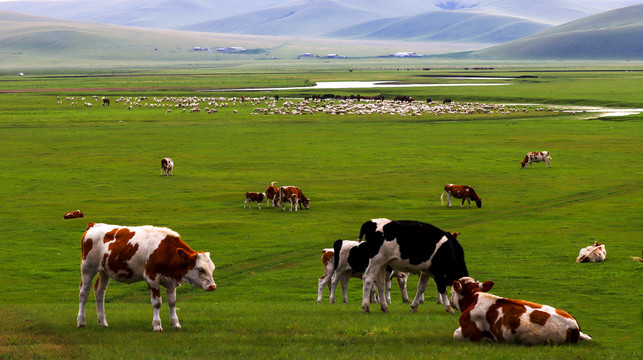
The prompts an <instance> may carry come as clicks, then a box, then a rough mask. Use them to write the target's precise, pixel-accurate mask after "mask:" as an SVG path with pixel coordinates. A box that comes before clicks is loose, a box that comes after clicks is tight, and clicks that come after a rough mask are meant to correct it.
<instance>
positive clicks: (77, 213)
mask: <svg viewBox="0 0 643 360" xmlns="http://www.w3.org/2000/svg"><path fill="white" fill-rule="evenodd" d="M84 217H85V214H83V212H82V211H80V210H76V211H70V212H68V213H65V215H63V219H78V218H84Z"/></svg>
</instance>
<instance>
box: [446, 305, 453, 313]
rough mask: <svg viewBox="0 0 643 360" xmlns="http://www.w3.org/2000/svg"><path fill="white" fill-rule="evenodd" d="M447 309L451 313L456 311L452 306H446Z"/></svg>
mask: <svg viewBox="0 0 643 360" xmlns="http://www.w3.org/2000/svg"><path fill="white" fill-rule="evenodd" d="M446 310H447V312H448V313H451V314H453V313H455V311H453V308H452V307H451V306H449V307H448V308H446Z"/></svg>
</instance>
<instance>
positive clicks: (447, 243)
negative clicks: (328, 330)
mask: <svg viewBox="0 0 643 360" xmlns="http://www.w3.org/2000/svg"><path fill="white" fill-rule="evenodd" d="M359 238H360V239H365V240H366V243H367V244H368V251H369V257H370V261H369V265H368V267H367V268H366V270H365V272H364V276H363V280H364V287H363V290H362V291H363V292H362V309H364V311H365V312H369V300H370V297H369V296H367V295H368V294H370V293H371V291H372V288H373V283H375V284H376V285H377V288H378V291H379V292H380V293H381V290H383V289H384V279H385V275H386V272H385V269H386V265H387V264H388V265H390V266H391V267H392V268H393V269H396V270H398V271H402V272H410V273H414V274H419V275H420V280H419V282H418V288H417V294H416V295H415V299H413V302H412V303H411V311H413V312H415V311H417V307H418V304H419V303H420V300H421V297H422V296H423V295H424V291H425V290H426V285H427V283H428V281H429V278H433V280H434V281H435V284H436V286H437V290H438V303H441V304H444V308H445V310H446V311H448V312H451V313H452V312H453V309H452V308H451V306H450V305H449V301H448V298H447V294H446V292H447V286H449V285H451V284H453V281H455V280H458V279H460V278H461V277H464V276H468V275H469V272H468V271H467V266H466V264H465V262H464V250H463V249H462V246H460V243H458V240H456V238H455V237H454V236H453V234H452V233H450V232H447V231H443V230H440V229H438V228H437V227H435V226H433V225H429V224H426V223H422V222H419V221H411V220H397V221H391V220H389V219H373V220H370V221H367V222H365V223H364V224H363V225H362V228H361V230H360V236H359ZM379 302H380V305H381V308H382V311H384V312H388V306H387V304H386V301H382V299H381V298H380V301H379Z"/></svg>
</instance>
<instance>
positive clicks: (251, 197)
mask: <svg viewBox="0 0 643 360" xmlns="http://www.w3.org/2000/svg"><path fill="white" fill-rule="evenodd" d="M265 197H266V194H265V193H259V192H247V193H246V202H244V203H243V208H244V209H245V208H246V205H248V207H249V208H250V209H252V202H253V201H254V202H256V203H257V204H258V205H259V210H261V202H262V201H263V198H265Z"/></svg>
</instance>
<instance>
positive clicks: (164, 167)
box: [161, 158, 174, 176]
mask: <svg viewBox="0 0 643 360" xmlns="http://www.w3.org/2000/svg"><path fill="white" fill-rule="evenodd" d="M163 172H165V175H166V176H169V175H174V161H172V159H170V158H163V159H161V175H163Z"/></svg>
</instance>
